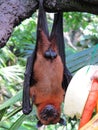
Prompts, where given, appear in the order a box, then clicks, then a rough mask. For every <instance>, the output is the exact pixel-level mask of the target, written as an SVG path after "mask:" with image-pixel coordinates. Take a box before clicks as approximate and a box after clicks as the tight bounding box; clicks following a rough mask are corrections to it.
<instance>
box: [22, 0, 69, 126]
mask: <svg viewBox="0 0 98 130" xmlns="http://www.w3.org/2000/svg"><path fill="white" fill-rule="evenodd" d="M62 17H63V15H62V13H57V14H55V16H54V23H53V28H52V32H51V35H50V36H49V33H48V27H47V21H46V14H45V11H44V8H43V0H39V16H38V26H37V42H36V47H35V50H34V52H33V54H32V55H31V56H30V57H29V58H28V60H27V66H26V73H25V80H24V89H23V113H24V114H29V113H30V111H31V110H32V106H31V104H30V98H31V101H32V103H33V104H35V105H36V108H37V116H38V119H39V122H38V126H41V125H42V124H45V125H49V124H56V123H57V122H59V123H61V124H65V122H64V120H63V119H62V118H60V113H61V103H62V101H63V98H64V92H65V91H64V90H66V88H67V85H68V83H69V81H70V79H71V75H70V73H69V71H68V69H67V67H66V66H65V53H64V39H63V24H62V21H63V20H62Z"/></svg>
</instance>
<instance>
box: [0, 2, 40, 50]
mask: <svg viewBox="0 0 98 130" xmlns="http://www.w3.org/2000/svg"><path fill="white" fill-rule="evenodd" d="M37 7H38V4H37V2H36V0H0V48H1V47H3V46H5V44H6V42H7V40H8V39H9V37H10V35H11V33H12V30H13V28H14V27H15V26H16V25H18V24H19V23H20V22H21V21H22V20H23V19H26V18H28V17H30V16H31V15H32V14H33V12H35V10H36V9H37Z"/></svg>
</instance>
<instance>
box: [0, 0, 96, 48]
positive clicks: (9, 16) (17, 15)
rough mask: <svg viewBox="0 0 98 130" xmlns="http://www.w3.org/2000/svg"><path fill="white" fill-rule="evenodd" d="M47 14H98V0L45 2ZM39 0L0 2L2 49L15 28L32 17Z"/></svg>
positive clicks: (0, 38) (6, 0) (2, 0)
mask: <svg viewBox="0 0 98 130" xmlns="http://www.w3.org/2000/svg"><path fill="white" fill-rule="evenodd" d="M44 7H45V9H46V11H47V12H58V11H63V12H69V11H78V12H88V13H92V14H98V0H45V1H44ZM37 8H38V0H0V48H1V47H3V46H5V45H6V42H7V40H8V39H9V37H10V35H11V33H12V30H13V28H14V27H15V26H16V25H18V24H19V23H20V22H21V21H22V20H24V19H26V18H28V17H30V16H31V15H32V14H33V13H34V12H35V11H36V9H37Z"/></svg>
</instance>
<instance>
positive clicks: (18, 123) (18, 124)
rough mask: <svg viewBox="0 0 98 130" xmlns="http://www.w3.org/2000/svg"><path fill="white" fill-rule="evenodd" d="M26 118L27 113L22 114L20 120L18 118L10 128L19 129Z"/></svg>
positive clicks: (12, 129) (10, 129)
mask: <svg viewBox="0 0 98 130" xmlns="http://www.w3.org/2000/svg"><path fill="white" fill-rule="evenodd" d="M25 118H26V115H24V114H23V115H22V116H20V118H18V120H16V122H15V123H13V125H12V126H11V127H10V128H9V129H8V130H18V128H19V127H20V125H21V124H22V122H23V121H24V119H25Z"/></svg>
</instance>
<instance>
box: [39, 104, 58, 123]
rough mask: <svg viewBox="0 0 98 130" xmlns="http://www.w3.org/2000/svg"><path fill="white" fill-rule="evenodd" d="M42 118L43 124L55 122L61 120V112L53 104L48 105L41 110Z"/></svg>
mask: <svg viewBox="0 0 98 130" xmlns="http://www.w3.org/2000/svg"><path fill="white" fill-rule="evenodd" d="M39 116H40V119H41V121H42V123H43V124H46V125H48V124H55V123H57V122H59V120H60V112H59V111H58V110H57V109H56V108H55V107H54V106H53V105H46V106H45V107H44V109H43V110H42V111H41V112H40V115H39Z"/></svg>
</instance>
